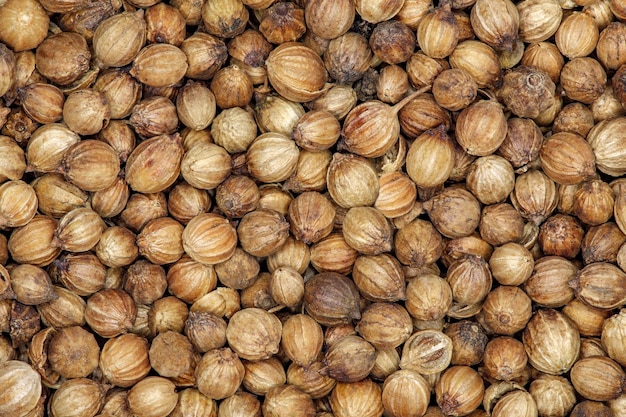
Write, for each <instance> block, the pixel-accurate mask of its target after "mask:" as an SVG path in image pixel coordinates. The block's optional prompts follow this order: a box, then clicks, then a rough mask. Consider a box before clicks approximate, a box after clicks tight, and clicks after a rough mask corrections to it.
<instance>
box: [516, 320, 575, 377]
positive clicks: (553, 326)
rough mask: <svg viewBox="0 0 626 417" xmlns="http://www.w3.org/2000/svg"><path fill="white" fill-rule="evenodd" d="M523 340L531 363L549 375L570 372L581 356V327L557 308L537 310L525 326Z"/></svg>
mask: <svg viewBox="0 0 626 417" xmlns="http://www.w3.org/2000/svg"><path fill="white" fill-rule="evenodd" d="M522 340H523V342H524V348H525V349H526V353H527V354H528V361H529V362H530V364H531V365H532V366H533V367H535V368H536V369H538V370H541V371H542V372H545V373H548V374H552V375H561V374H563V373H565V372H567V371H568V370H569V369H570V368H571V367H572V365H573V364H574V362H575V361H576V359H577V358H578V351H579V349H580V334H579V333H578V329H576V326H575V325H574V323H572V322H571V321H570V320H569V319H568V318H567V317H566V316H565V315H563V314H562V313H559V312H558V311H556V310H553V309H542V310H538V311H537V312H535V314H533V317H532V318H531V319H530V321H529V322H528V326H527V327H526V329H524V333H523V335H522ZM556 346H562V348H557V347H556Z"/></svg>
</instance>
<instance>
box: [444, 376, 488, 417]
mask: <svg viewBox="0 0 626 417" xmlns="http://www.w3.org/2000/svg"><path fill="white" fill-rule="evenodd" d="M484 392H485V386H484V383H483V381H482V378H480V376H479V375H478V373H477V372H476V371H474V370H473V369H472V368H470V367H469V366H453V367H451V368H449V369H447V370H446V371H445V372H444V373H443V374H442V375H441V379H440V380H439V381H438V382H437V384H436V385H435V395H436V398H437V404H438V405H439V406H440V407H441V411H442V412H444V413H445V414H446V415H468V414H469V413H471V412H472V411H474V410H475V409H476V408H477V407H478V406H479V405H480V403H481V401H482V399H483V394H484Z"/></svg>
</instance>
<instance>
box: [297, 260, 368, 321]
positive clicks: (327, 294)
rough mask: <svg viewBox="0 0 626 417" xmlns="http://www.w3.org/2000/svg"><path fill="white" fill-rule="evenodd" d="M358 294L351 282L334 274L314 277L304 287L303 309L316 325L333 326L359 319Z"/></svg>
mask: <svg viewBox="0 0 626 417" xmlns="http://www.w3.org/2000/svg"><path fill="white" fill-rule="evenodd" d="M359 298H360V297H359V292H358V290H357V288H356V286H355V285H354V283H353V282H352V280H350V279H348V278H346V277H345V276H343V275H340V274H337V273H335V272H324V273H320V274H317V275H314V276H313V277H312V278H310V279H309V280H308V281H307V282H306V283H305V285H304V307H305V309H306V312H307V313H308V314H309V315H310V316H311V317H313V318H314V319H315V320H316V321H317V322H318V323H320V324H322V325H327V326H333V325H336V324H340V323H348V322H350V321H351V320H353V319H358V318H360V317H361V313H360V311H359Z"/></svg>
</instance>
